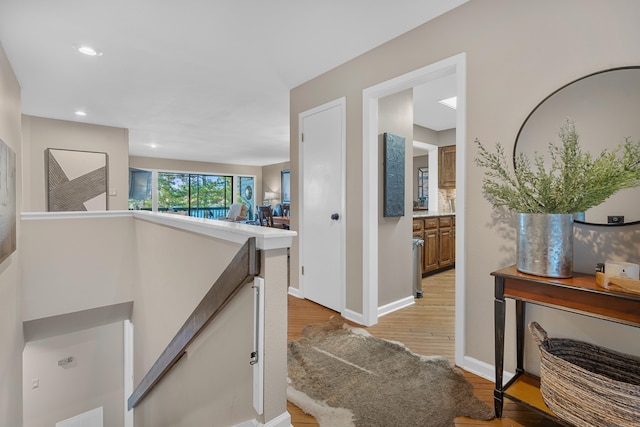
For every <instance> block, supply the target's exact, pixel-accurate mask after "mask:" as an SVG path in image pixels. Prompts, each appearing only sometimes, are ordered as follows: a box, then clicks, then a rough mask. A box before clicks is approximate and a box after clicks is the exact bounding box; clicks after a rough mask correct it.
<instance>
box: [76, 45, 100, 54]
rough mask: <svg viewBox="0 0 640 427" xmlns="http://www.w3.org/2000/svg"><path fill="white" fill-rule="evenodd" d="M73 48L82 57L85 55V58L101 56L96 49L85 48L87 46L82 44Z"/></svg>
mask: <svg viewBox="0 0 640 427" xmlns="http://www.w3.org/2000/svg"><path fill="white" fill-rule="evenodd" d="M73 47H74V48H75V49H76V50H77V51H78V52H80V53H81V54H83V55H87V56H102V52H100V51H99V50H97V49H94V48H92V47H91V46H87V45H84V44H82V45H75V46H73Z"/></svg>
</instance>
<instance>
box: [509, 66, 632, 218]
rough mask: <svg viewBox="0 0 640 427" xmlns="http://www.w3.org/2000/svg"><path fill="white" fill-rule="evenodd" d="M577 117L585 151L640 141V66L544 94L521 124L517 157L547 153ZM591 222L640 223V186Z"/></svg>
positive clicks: (594, 212)
mask: <svg viewBox="0 0 640 427" xmlns="http://www.w3.org/2000/svg"><path fill="white" fill-rule="evenodd" d="M567 118H571V119H572V120H574V122H575V127H576V131H577V132H578V135H579V141H580V145H581V147H582V149H583V150H584V151H588V152H590V153H591V154H593V155H598V154H599V153H600V152H602V150H603V149H614V148H615V147H617V146H618V145H619V144H621V143H624V141H625V138H627V137H628V138H630V139H631V140H633V141H638V140H640V120H639V118H640V66H628V67H618V68H611V69H607V70H603V71H598V72H596V73H592V74H589V75H586V76H584V77H581V78H579V79H577V80H574V81H572V82H570V83H568V84H566V85H564V86H562V87H561V88H559V89H557V90H556V91H554V92H552V93H551V94H550V95H549V96H547V97H546V98H544V99H543V100H542V101H541V102H540V103H539V104H538V105H537V106H536V107H535V108H534V109H533V110H532V111H531V113H529V115H528V116H527V118H526V119H525V121H524V123H523V124H522V126H521V127H520V130H519V131H518V134H517V136H516V140H515V144H514V147H513V156H514V159H515V156H516V155H517V154H518V153H520V152H523V153H528V154H533V153H534V152H538V153H540V154H544V153H546V152H547V147H548V145H549V143H550V142H558V141H559V137H558V134H559V132H560V128H561V126H562V125H563V124H564V123H565V122H566V120H567ZM576 222H579V223H585V224H591V225H607V226H619V225H630V224H640V187H636V188H631V189H625V190H622V191H619V192H618V193H616V194H614V195H613V196H611V197H610V198H609V199H607V200H605V202H604V203H602V204H600V205H599V206H595V207H593V208H591V209H589V210H588V211H587V212H585V213H584V220H579V221H578V220H577V221H576Z"/></svg>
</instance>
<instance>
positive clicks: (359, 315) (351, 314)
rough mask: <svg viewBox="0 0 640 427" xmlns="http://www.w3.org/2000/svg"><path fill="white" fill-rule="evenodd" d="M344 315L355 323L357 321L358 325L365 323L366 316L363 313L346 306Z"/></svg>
mask: <svg viewBox="0 0 640 427" xmlns="http://www.w3.org/2000/svg"><path fill="white" fill-rule="evenodd" d="M342 317H344V318H345V319H347V320H350V321H352V322H353V323H357V324H358V325H364V317H363V316H362V313H356V312H355V311H353V310H349V309H348V308H345V309H344V311H343V312H342Z"/></svg>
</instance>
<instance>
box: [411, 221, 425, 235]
mask: <svg viewBox="0 0 640 427" xmlns="http://www.w3.org/2000/svg"><path fill="white" fill-rule="evenodd" d="M423 230H424V220H423V219H414V220H413V237H415V238H418V239H422V232H423Z"/></svg>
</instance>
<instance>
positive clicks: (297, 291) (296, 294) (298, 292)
mask: <svg viewBox="0 0 640 427" xmlns="http://www.w3.org/2000/svg"><path fill="white" fill-rule="evenodd" d="M288 292H289V295H291V296H292V297H296V298H299V299H304V297H303V296H302V291H301V290H300V289H299V288H292V287H291V286H289V289H288Z"/></svg>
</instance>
